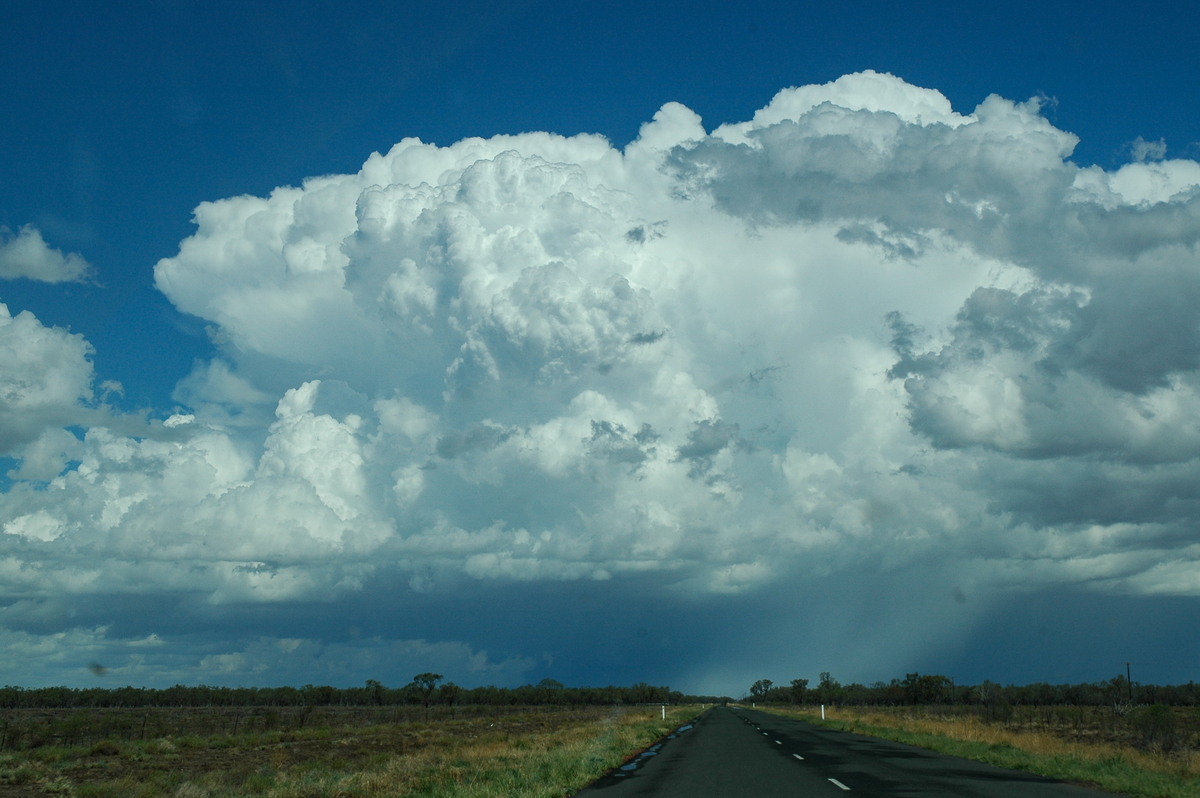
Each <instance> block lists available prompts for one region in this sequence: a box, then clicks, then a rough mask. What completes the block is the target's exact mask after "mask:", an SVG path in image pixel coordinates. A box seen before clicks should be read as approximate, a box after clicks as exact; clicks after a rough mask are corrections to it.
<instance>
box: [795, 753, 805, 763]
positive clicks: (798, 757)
mask: <svg viewBox="0 0 1200 798" xmlns="http://www.w3.org/2000/svg"><path fill="white" fill-rule="evenodd" d="M792 756H794V757H796V758H797V759H799V760H800V761H801V762H803V761H804V757H802V756H800V755H799V754H792Z"/></svg>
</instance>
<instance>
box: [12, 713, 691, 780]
mask: <svg viewBox="0 0 1200 798" xmlns="http://www.w3.org/2000/svg"><path fill="white" fill-rule="evenodd" d="M698 711H699V708H696V707H670V708H668V709H667V710H666V713H665V714H666V718H665V719H664V718H663V711H662V710H660V708H659V707H658V706H654V707H631V706H607V707H561V706H560V707H553V706H543V707H536V708H530V707H522V708H518V707H502V708H497V707H461V706H455V707H450V706H433V705H431V707H430V708H429V709H426V708H425V707H423V706H419V707H415V706H396V707H391V708H385V707H366V706H364V707H327V708H323V709H312V710H311V711H309V712H307V713H305V711H304V710H303V709H302V708H296V709H291V710H285V711H277V710H274V709H272V708H267V707H264V708H259V709H256V710H254V711H244V710H241V709H238V708H235V709H229V708H194V707H184V708H143V709H139V710H130V709H111V708H108V709H104V708H102V709H93V710H86V711H83V710H62V709H59V710H50V709H18V710H7V711H4V712H3V713H0V716H2V717H3V718H4V720H3V724H4V729H5V732H6V741H7V747H6V750H3V751H0V796H41V795H65V796H79V797H80V798H109V797H110V796H111V798H116V797H117V796H120V797H121V798H126V797H128V798H149V796H175V798H209V797H210V796H213V797H215V796H222V797H224V796H229V797H230V798H240V797H241V796H267V797H268V798H307V797H309V796H311V797H313V798H315V797H316V796H346V797H347V798H350V797H352V796H392V795H414V796H447V797H457V796H463V797H464V798H466V797H468V796H494V795H505V796H547V797H548V796H563V795H569V794H573V793H574V792H575V791H577V790H578V789H580V788H581V787H583V786H584V785H586V784H587V783H589V782H591V781H592V780H594V779H595V778H597V777H599V776H600V775H602V774H603V773H605V772H606V771H608V770H610V769H612V768H614V767H616V766H618V765H620V764H621V763H622V762H624V761H625V760H627V759H628V758H630V757H631V756H632V755H634V754H635V753H636V752H638V751H640V750H641V749H644V748H645V747H646V746H648V745H650V744H651V743H652V742H653V741H654V740H656V739H658V738H659V737H661V736H662V735H663V734H665V733H667V732H669V731H670V730H671V729H673V728H676V727H677V726H679V725H680V724H681V723H683V722H685V721H686V720H688V719H689V718H691V717H693V716H694V715H695V714H696V713H697V712H698ZM41 716H46V717H41ZM152 716H153V717H152ZM47 720H49V721H50V723H49V725H47V724H46V721H47ZM218 720H219V721H220V726H221V727H222V728H221V729H216V728H214V721H218ZM35 721H36V723H35ZM21 723H24V724H26V726H27V727H30V726H33V725H36V724H37V723H40V724H42V725H41V727H40V728H41V729H42V731H41V732H39V734H40V735H41V736H31V735H30V734H28V733H27V731H26V732H22V733H14V731H13V727H14V725H19V724H21ZM164 728H170V729H172V730H173V731H171V732H169V733H160V732H161V730H162V729H164ZM68 729H70V731H68ZM115 729H124V731H123V732H120V731H114V730H115ZM150 730H153V732H154V733H147V732H148V731H150ZM102 733H103V734H104V735H105V736H100V735H101V734H102ZM66 738H69V739H66Z"/></svg>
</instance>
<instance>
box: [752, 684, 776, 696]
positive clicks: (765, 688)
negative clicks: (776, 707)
mask: <svg viewBox="0 0 1200 798" xmlns="http://www.w3.org/2000/svg"><path fill="white" fill-rule="evenodd" d="M772 684H774V682H772V681H771V680H770V679H759V680H758V681H757V682H755V683H754V684H752V685H750V697H751V698H754V699H755V700H758V699H760V698H762V697H763V696H765V695H766V694H767V693H768V692H770V690H771V685H772Z"/></svg>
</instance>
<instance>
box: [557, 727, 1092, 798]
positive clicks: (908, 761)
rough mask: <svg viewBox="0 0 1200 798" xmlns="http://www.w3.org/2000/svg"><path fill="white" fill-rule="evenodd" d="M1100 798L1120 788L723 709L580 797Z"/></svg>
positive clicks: (682, 730)
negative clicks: (929, 797) (1101, 787)
mask: <svg viewBox="0 0 1200 798" xmlns="http://www.w3.org/2000/svg"><path fill="white" fill-rule="evenodd" d="M801 795H802V796H841V798H853V796H862V797H863V798H865V797H866V796H925V795H946V796H955V797H956V798H972V797H973V796H985V797H986V798H1000V797H1001V796H1003V797H1004V798H1099V796H1108V798H1112V794H1111V793H1106V792H1100V791H1098V790H1091V789H1086V788H1083V787H1077V786H1074V785H1070V784H1064V783H1062V782H1056V781H1052V780H1050V779H1046V778H1043V777H1041V776H1035V775H1033V774H1031V773H1024V772H1022V771H1018V770H1004V769H1001V768H996V767H992V766H991V765H985V764H982V763H979V762H972V761H970V760H966V759H958V758H956V757H950V756H945V755H943V754H936V753H933V752H931V751H926V750H924V749H921V748H914V747H912V746H909V745H904V744H902V743H893V742H889V741H886V740H878V739H875V738H873V737H864V736H862V735H859V734H851V733H849V732H842V731H835V730H833V729H826V728H823V727H820V726H814V725H812V724H809V723H804V722H802V721H798V720H791V719H788V718H782V717H779V716H777V715H771V714H768V713H766V712H758V711H755V710H750V709H742V708H737V709H732V708H726V707H714V708H713V709H711V710H709V711H707V712H705V713H704V714H703V715H701V716H700V717H699V718H698V719H697V720H696V721H694V722H693V724H691V725H685V726H683V727H681V728H680V730H678V731H676V732H675V733H674V734H672V735H671V736H669V737H668V738H667V739H665V740H664V741H662V744H661V745H659V746H656V747H655V748H653V749H651V750H650V751H648V752H646V753H645V754H643V755H642V756H640V757H639V758H638V759H637V760H635V761H634V762H631V763H629V764H628V765H626V766H625V767H624V768H622V769H620V770H617V771H614V773H611V774H609V775H607V776H604V777H603V778H601V779H599V780H598V781H596V782H594V783H592V784H591V785H590V786H588V787H587V788H585V789H584V790H582V791H581V792H579V793H577V796H578V798H626V796H654V798H735V797H736V798H741V797H742V796H754V798H773V797H774V796H801Z"/></svg>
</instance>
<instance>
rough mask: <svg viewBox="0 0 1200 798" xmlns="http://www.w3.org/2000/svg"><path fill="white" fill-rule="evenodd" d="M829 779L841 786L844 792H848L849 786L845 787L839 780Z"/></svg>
mask: <svg viewBox="0 0 1200 798" xmlns="http://www.w3.org/2000/svg"><path fill="white" fill-rule="evenodd" d="M830 781H832V782H833V783H834V784H836V785H837V786H839V787H841V788H842V789H843V790H845V791H846V792H850V788H849V787H847V786H846V785H845V784H842V783H841V782H840V781H838V780H837V779H830Z"/></svg>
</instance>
